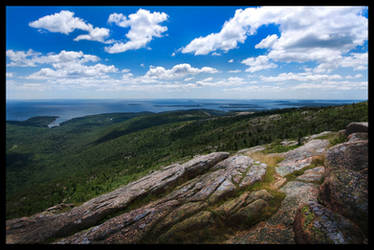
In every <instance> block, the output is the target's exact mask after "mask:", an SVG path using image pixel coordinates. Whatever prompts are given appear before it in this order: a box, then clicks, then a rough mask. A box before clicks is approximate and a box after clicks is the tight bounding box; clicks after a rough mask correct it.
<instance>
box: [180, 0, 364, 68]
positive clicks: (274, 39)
mask: <svg viewBox="0 0 374 250" xmlns="http://www.w3.org/2000/svg"><path fill="white" fill-rule="evenodd" d="M364 8H365V7H359V6H354V7H270V6H269V7H268V6H266V7H260V8H247V9H245V10H242V9H238V10H236V11H235V14H234V16H233V17H232V18H231V19H230V20H228V21H226V22H225V23H224V24H223V26H222V29H221V30H220V31H219V32H218V33H211V34H209V35H207V36H205V37H198V38H195V39H193V40H192V41H191V42H190V43H189V44H188V45H187V46H185V47H183V48H182V53H194V55H207V54H209V53H212V52H215V51H218V50H222V51H224V52H227V51H229V50H231V49H235V48H237V46H238V44H239V43H244V42H245V40H246V38H247V37H248V36H250V35H253V34H255V32H256V31H257V29H258V28H259V27H260V26H262V25H268V24H276V25H278V27H279V32H280V37H278V36H277V35H275V34H274V35H271V36H268V37H267V38H265V39H264V40H262V41H261V42H260V43H259V44H257V45H256V48H269V49H270V51H269V53H268V58H269V59H272V60H273V61H283V62H306V61H317V62H325V61H328V60H329V59H330V58H334V57H336V56H341V55H342V54H343V53H347V52H348V51H349V50H351V49H353V48H355V47H356V46H358V45H362V44H363V42H364V41H366V40H367V39H368V19H367V18H366V17H364V16H362V15H361V13H362V10H363V9H364Z"/></svg>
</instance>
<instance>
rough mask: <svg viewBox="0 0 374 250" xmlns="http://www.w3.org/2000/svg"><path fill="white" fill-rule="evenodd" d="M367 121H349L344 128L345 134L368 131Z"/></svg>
mask: <svg viewBox="0 0 374 250" xmlns="http://www.w3.org/2000/svg"><path fill="white" fill-rule="evenodd" d="M368 126H369V124H368V122H351V123H349V124H348V125H347V127H346V128H345V134H346V135H347V136H348V135H350V134H352V133H357V132H366V133H367V132H368Z"/></svg>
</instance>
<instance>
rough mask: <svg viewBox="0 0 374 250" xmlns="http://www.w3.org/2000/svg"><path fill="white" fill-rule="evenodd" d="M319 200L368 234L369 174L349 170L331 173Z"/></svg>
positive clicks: (322, 186) (323, 186)
mask: <svg viewBox="0 0 374 250" xmlns="http://www.w3.org/2000/svg"><path fill="white" fill-rule="evenodd" d="M318 199H319V200H320V202H321V203H322V204H323V205H325V206H327V207H328V208H330V209H331V210H333V211H335V212H337V213H339V214H341V215H343V216H345V217H347V218H349V219H351V220H352V221H354V222H355V223H356V224H357V225H359V226H360V227H361V229H362V230H363V232H364V233H367V228H368V179H367V174H362V173H360V172H356V171H352V170H348V169H338V170H334V171H331V172H330V174H329V175H328V176H327V177H326V178H325V180H324V182H323V183H322V185H321V187H320V192H319V197H318Z"/></svg>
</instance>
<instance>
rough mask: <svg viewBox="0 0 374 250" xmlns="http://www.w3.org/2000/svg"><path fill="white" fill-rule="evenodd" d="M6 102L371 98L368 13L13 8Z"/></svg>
mask: <svg viewBox="0 0 374 250" xmlns="http://www.w3.org/2000/svg"><path fill="white" fill-rule="evenodd" d="M6 98H7V99H8V100H10V99H60V98H63V99H112V98H113V99H157V98H200V99H205V98H206V99H367V98H368V8H367V6H313V7H311V6H308V7H303V6H262V7H261V6H196V7H194V6H184V7H183V6H139V7H136V6H108V7H105V6H45V7H44V6H25V7H21V6H7V7H6Z"/></svg>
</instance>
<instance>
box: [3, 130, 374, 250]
mask: <svg viewBox="0 0 374 250" xmlns="http://www.w3.org/2000/svg"><path fill="white" fill-rule="evenodd" d="M367 128H368V124H367V123H351V124H349V125H348V126H347V128H346V130H345V131H343V133H342V131H340V132H331V131H325V132H323V133H321V134H318V135H311V136H308V137H305V138H303V140H301V141H302V145H299V146H298V147H296V148H295V146H296V145H295V143H293V144H291V146H293V149H292V150H289V151H287V152H283V153H265V152H266V151H265V149H267V148H268V147H269V145H270V144H269V145H258V146H256V147H252V148H248V149H242V150H240V151H238V152H236V153H231V154H230V153H228V152H213V153H210V154H207V155H197V156H195V157H194V158H193V159H191V160H189V161H187V162H185V163H175V164H172V165H169V166H165V167H161V168H160V169H159V170H157V171H154V172H152V173H150V174H148V175H147V176H144V177H143V178H141V179H138V180H137V181H134V182H132V183H129V184H127V185H125V186H123V187H120V188H118V189H116V190H114V191H112V192H110V193H107V194H104V195H101V196H99V197H96V198H94V199H91V200H89V201H87V202H85V203H83V204H81V205H79V206H76V207H74V206H73V204H58V205H55V206H54V207H51V208H49V209H47V210H46V211H44V212H41V213H38V214H35V215H33V216H30V217H23V218H17V219H11V220H7V221H6V243H8V244H12V243H52V244H121V243H127V244H128V243H219V244H315V243H317V244H325V243H332V244H352V243H353V244H365V243H367V238H368V179H367V177H368V136H367V133H368V132H367V131H368V129H367ZM337 134H339V135H342V134H343V135H345V138H346V139H345V141H344V142H341V143H338V144H336V145H331V140H329V138H330V139H331V138H333V137H334V136H336V135H337ZM282 145H283V146H284V147H286V146H289V145H290V144H285V143H284V142H283V143H282Z"/></svg>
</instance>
